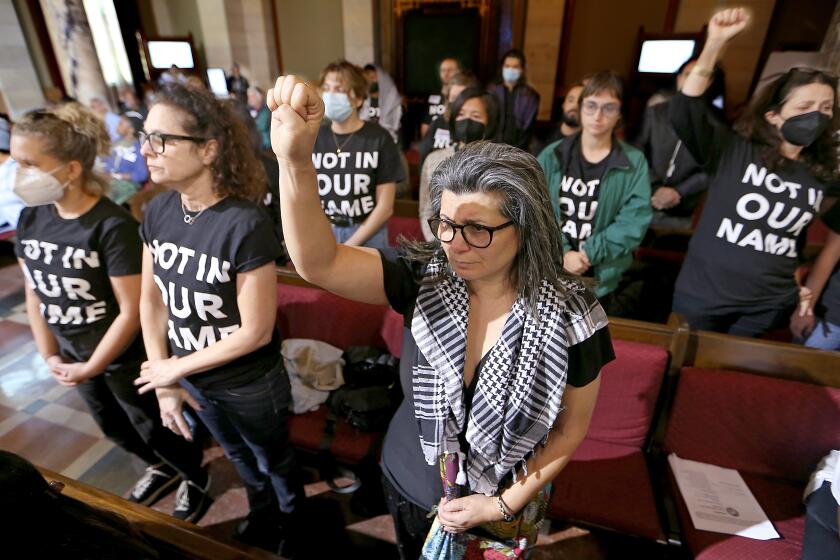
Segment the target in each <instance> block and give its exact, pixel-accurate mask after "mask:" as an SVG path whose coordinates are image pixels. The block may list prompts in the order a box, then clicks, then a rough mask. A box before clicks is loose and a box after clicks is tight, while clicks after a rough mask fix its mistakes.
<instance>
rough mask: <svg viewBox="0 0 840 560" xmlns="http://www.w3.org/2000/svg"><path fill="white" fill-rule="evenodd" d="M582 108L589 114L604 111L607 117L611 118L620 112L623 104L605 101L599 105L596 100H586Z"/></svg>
mask: <svg viewBox="0 0 840 560" xmlns="http://www.w3.org/2000/svg"><path fill="white" fill-rule="evenodd" d="M581 108H582V109H583V112H584V113H585V114H587V115H589V116H592V115H595V114H596V113H597V112H598V111H601V112H602V113H604V116H605V117H607V118H611V117H614V116H616V115H617V114H618V111H619V109H621V106H620V105H619V104H618V103H604V104H603V105H598V104H597V103H595V102H594V101H584V102H583V105H581Z"/></svg>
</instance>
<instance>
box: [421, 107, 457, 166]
mask: <svg viewBox="0 0 840 560" xmlns="http://www.w3.org/2000/svg"><path fill="white" fill-rule="evenodd" d="M450 146H452V135H451V134H450V132H449V123H448V122H447V121H446V119H444V118H443V117H442V116H441V117H436V118H435V119H434V120H433V121H432V122H431V124H429V130H427V131H426V135H425V136H424V137H423V138H422V139H421V140H420V144H419V145H418V146H417V151H418V152H420V167H421V168H422V167H423V162H424V161H426V157H427V156H428V155H429V154H431V153H432V152H434V151H436V150H444V149H446V148H449V147H450Z"/></svg>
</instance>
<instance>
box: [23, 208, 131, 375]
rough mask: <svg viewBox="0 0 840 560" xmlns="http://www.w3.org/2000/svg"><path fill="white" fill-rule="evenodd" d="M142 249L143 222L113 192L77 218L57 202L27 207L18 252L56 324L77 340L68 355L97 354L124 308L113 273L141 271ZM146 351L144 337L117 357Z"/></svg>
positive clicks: (56, 329) (47, 316)
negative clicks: (62, 211) (114, 198)
mask: <svg viewBox="0 0 840 560" xmlns="http://www.w3.org/2000/svg"><path fill="white" fill-rule="evenodd" d="M141 250H142V245H141V243H140V237H139V236H138V234H137V222H136V221H134V218H132V217H131V214H129V213H128V212H126V211H125V210H124V209H123V208H121V207H120V206H118V205H117V204H116V203H114V202H113V201H111V200H110V199H109V198H107V197H102V198H100V199H99V202H97V203H96V204H95V205H94V206H93V208H91V209H90V210H88V211H87V212H85V213H84V214H83V215H82V216H80V217H79V218H76V219H72V220H65V219H64V218H62V217H61V216H59V215H58V212H57V211H56V209H55V206H53V205H52V204H48V205H44V206H35V207H32V208H25V209H24V210H23V212H21V214H20V221H19V222H18V227H17V243H16V244H15V253H16V254H17V256H18V257H19V258H21V259H23V261H24V264H25V269H24V274H25V275H26V277H27V280H28V282H29V283H30V285H31V286H32V287H33V289H34V290H35V293H36V294H37V295H38V298H39V299H40V300H41V305H40V308H41V314H42V315H43V317H44V318H45V319H46V321H47V324H48V325H49V327H50V330H51V331H52V332H53V334H55V335H56V336H57V337H62V338H65V339H68V340H69V341H70V342H71V344H70V346H72V347H73V352H72V353H73V355H72V356H66V357H68V358H70V359H73V360H79V361H86V360H87V359H89V358H90V355H91V354H93V351H94V350H95V349H96V346H97V344H98V343H99V340H101V338H102V336H103V335H104V334H105V331H106V330H107V329H108V327H110V326H111V323H113V322H114V319H116V317H117V315H119V312H120V309H119V305H118V303H117V299H116V296H115V295H114V291H113V289H112V287H111V280H110V277H112V276H115V277H116V276H131V275H134V274H140V269H141V263H142V259H141V254H142V253H141ZM142 354H143V345H142V342H141V341H140V339H139V337H138V338H137V339H136V340H135V343H134V344H132V346H130V347H129V348H128V349H127V350H126V352H124V353H123V355H122V356H120V357H119V358H118V359H117V360H115V363H124V362H128V361H131V360H134V359H141V358H142Z"/></svg>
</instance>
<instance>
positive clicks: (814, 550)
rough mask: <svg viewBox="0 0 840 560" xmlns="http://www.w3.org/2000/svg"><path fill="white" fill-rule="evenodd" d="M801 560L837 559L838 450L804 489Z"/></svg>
mask: <svg viewBox="0 0 840 560" xmlns="http://www.w3.org/2000/svg"><path fill="white" fill-rule="evenodd" d="M805 512H806V513H805V537H804V538H803V540H802V560H836V559H837V558H840V529H838V525H840V450H837V449H835V450H833V451H831V453H829V454H828V455H826V456H825V457H824V458H823V460H822V461H820V464H819V465H818V466H817V470H816V471H814V473H813V474H812V475H811V480H810V482H809V483H808V487H807V488H806V489H805Z"/></svg>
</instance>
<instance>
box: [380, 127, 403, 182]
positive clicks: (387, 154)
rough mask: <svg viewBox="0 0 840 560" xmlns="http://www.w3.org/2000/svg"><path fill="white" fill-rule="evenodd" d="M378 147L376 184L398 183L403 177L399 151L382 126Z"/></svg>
mask: <svg viewBox="0 0 840 560" xmlns="http://www.w3.org/2000/svg"><path fill="white" fill-rule="evenodd" d="M382 132H383V133H384V134H383V135H382V143H381V145H380V147H379V169H377V170H376V184H377V185H382V184H385V183H399V182H400V181H402V180H403V179H405V172H404V171H403V165H402V160H401V159H400V152H399V149H398V148H397V145H396V144H395V143H394V140H393V139H392V138H391V135H390V134H388V131H386V130H385V129H384V128H383V129H382Z"/></svg>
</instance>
